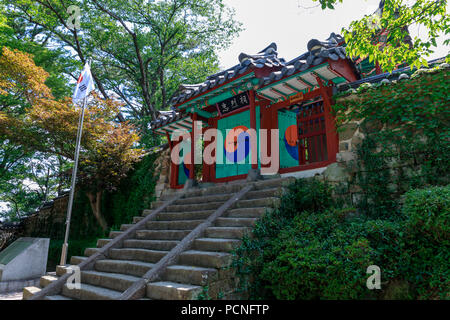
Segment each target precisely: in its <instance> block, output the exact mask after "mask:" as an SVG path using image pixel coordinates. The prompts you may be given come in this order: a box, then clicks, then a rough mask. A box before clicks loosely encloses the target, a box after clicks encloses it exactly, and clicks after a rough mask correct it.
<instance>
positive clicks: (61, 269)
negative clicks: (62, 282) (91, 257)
mask: <svg viewBox="0 0 450 320" xmlns="http://www.w3.org/2000/svg"><path fill="white" fill-rule="evenodd" d="M78 258H81V259H80V260H78ZM85 259H87V257H77V256H73V257H72V258H70V263H71V264H70V265H74V266H76V265H77V264H80V263H81V262H82V261H83V260H85ZM72 262H78V263H72ZM70 265H66V266H56V276H58V277H61V276H63V275H65V274H66V273H67V268H68V267H70Z"/></svg>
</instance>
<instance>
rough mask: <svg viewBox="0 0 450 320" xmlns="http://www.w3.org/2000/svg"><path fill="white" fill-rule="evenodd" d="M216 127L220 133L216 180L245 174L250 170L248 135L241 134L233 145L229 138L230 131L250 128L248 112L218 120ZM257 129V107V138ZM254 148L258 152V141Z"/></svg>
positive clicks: (257, 108) (257, 116)
mask: <svg viewBox="0 0 450 320" xmlns="http://www.w3.org/2000/svg"><path fill="white" fill-rule="evenodd" d="M217 127H218V128H217V129H218V131H220V132H221V136H219V137H218V139H217V163H216V178H217V179H220V178H226V177H233V176H236V175H242V174H247V173H248V171H249V170H250V169H251V150H250V135H249V134H248V133H245V132H244V133H242V134H241V135H240V137H239V138H238V143H237V144H235V143H234V141H233V139H232V138H230V136H232V135H231V134H230V131H231V130H232V129H237V128H241V129H243V130H244V131H245V130H246V129H249V128H250V110H247V111H243V112H241V113H238V114H235V115H232V116H229V117H226V118H224V119H221V120H219V121H218V122H217ZM259 128H260V112H259V107H256V131H257V137H258V132H259ZM227 135H228V137H227ZM256 148H258V150H259V141H258V144H257V146H256ZM258 155H259V152H258ZM258 158H259V156H258ZM258 160H259V159H258ZM258 163H259V161H258Z"/></svg>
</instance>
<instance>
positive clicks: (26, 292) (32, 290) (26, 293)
mask: <svg viewBox="0 0 450 320" xmlns="http://www.w3.org/2000/svg"><path fill="white" fill-rule="evenodd" d="M41 290H42V288H39V287H35V286H31V287H25V288H23V290H22V300H28V299H30V298H31V297H32V296H34V295H35V294H36V293H38V292H39V291H41Z"/></svg>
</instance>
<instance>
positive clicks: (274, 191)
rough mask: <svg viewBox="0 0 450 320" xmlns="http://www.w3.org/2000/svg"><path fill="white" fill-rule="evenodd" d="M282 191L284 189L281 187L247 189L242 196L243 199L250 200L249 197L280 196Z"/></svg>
mask: <svg viewBox="0 0 450 320" xmlns="http://www.w3.org/2000/svg"><path fill="white" fill-rule="evenodd" d="M283 191H284V189H283V188H282V187H277V188H270V189H262V190H255V191H249V192H248V193H247V194H246V195H245V196H244V199H247V200H250V199H261V198H270V197H281V196H282V194H283Z"/></svg>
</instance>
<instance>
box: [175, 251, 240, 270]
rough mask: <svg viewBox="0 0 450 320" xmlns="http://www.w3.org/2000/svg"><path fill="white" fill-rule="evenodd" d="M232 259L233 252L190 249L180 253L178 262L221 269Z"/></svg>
mask: <svg viewBox="0 0 450 320" xmlns="http://www.w3.org/2000/svg"><path fill="white" fill-rule="evenodd" d="M231 259H232V256H231V254H229V253H225V252H212V251H197V250H188V251H185V252H183V253H181V254H180V257H179V261H178V264H182V265H188V266H196V267H204V268H217V269H219V268H223V267H227V266H228V265H229V264H230V263H231Z"/></svg>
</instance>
